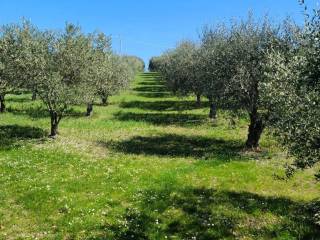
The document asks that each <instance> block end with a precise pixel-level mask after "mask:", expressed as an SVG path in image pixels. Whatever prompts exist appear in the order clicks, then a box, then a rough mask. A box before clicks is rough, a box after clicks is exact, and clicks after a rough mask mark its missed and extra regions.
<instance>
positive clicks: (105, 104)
mask: <svg viewBox="0 0 320 240" xmlns="http://www.w3.org/2000/svg"><path fill="white" fill-rule="evenodd" d="M101 102H102V105H104V106H107V105H108V96H103V97H101Z"/></svg>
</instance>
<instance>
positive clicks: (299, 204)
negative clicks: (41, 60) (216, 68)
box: [0, 73, 320, 240]
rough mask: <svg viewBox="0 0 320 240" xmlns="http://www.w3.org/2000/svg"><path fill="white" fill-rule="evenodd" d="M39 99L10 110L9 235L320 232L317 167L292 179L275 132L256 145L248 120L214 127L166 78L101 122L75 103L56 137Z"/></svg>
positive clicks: (124, 100) (150, 77) (1, 148)
mask: <svg viewBox="0 0 320 240" xmlns="http://www.w3.org/2000/svg"><path fill="white" fill-rule="evenodd" d="M30 98H31V97H30V95H28V94H21V95H8V96H7V97H6V99H7V113H5V114H1V115H0V186H1V188H0V239H90V240H102V239H121V240H122V239H190V240H198V239H200V240H204V239H320V229H319V226H318V227H317V226H316V225H313V223H312V222H313V221H312V217H313V215H312V211H311V210H310V204H311V203H312V202H313V201H314V200H315V199H316V198H318V197H319V196H320V185H319V184H317V182H316V181H315V179H314V176H313V174H314V172H315V169H314V170H312V169H309V170H306V171H303V172H298V173H297V174H296V175H294V177H293V178H292V179H285V180H283V179H282V180H281V176H283V175H284V169H283V165H284V164H285V163H286V162H288V161H289V162H290V159H288V158H287V156H286V154H285V153H284V152H283V151H282V150H281V149H280V148H279V147H278V145H277V143H276V141H274V140H273V139H272V137H271V136H268V135H266V134H265V135H264V136H263V139H262V141H261V147H262V151H261V152H260V153H251V152H246V151H244V150H243V146H244V142H245V140H246V135H247V121H246V119H240V120H239V121H238V122H237V125H236V126H235V127H233V126H231V124H230V123H229V120H228V117H227V114H226V113H224V112H219V119H218V120H217V121H216V122H211V121H209V120H208V118H207V115H208V104H207V103H205V102H204V103H203V107H202V108H197V107H196V104H195V101H194V99H193V98H187V99H186V98H184V99H181V98H177V97H173V96H171V95H170V94H169V93H168V92H166V89H165V88H164V86H163V83H162V82H161V81H160V80H159V79H158V78H157V76H156V75H155V74H151V73H146V74H142V75H139V76H138V77H137V79H136V81H135V83H134V85H133V86H132V88H131V90H130V91H127V92H125V93H122V94H120V95H119V96H116V97H113V98H111V102H110V105H109V106H108V107H103V106H95V109H94V115H93V116H92V117H91V118H86V117H84V112H85V107H75V108H74V109H73V111H72V113H71V115H70V116H69V117H67V118H65V119H63V120H62V122H61V125H60V136H59V137H58V138H57V139H56V140H50V139H48V138H47V135H48V131H49V117H48V114H47V113H46V111H45V110H44V109H43V107H42V105H41V102H40V101H39V102H38V101H36V102H32V101H30V100H29V99H30ZM318 168H319V167H318Z"/></svg>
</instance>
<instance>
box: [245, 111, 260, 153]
mask: <svg viewBox="0 0 320 240" xmlns="http://www.w3.org/2000/svg"><path fill="white" fill-rule="evenodd" d="M249 115H250V125H249V131H248V139H247V142H246V147H247V148H253V149H257V148H259V140H260V137H261V134H262V132H263V129H264V123H263V120H262V118H261V116H260V115H259V113H258V111H257V109H254V110H253V111H252V112H251V113H250V114H249Z"/></svg>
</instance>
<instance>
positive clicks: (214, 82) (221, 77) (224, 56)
mask: <svg viewBox="0 0 320 240" xmlns="http://www.w3.org/2000/svg"><path fill="white" fill-rule="evenodd" d="M229 38H230V34H229V31H228V29H227V28H226V27H225V26H224V25H219V26H216V27H206V28H204V30H203V32H202V39H201V40H202V45H201V48H200V50H199V53H198V55H199V56H198V59H199V60H198V62H199V63H198V71H197V75H198V78H199V79H200V83H201V86H202V87H201V88H202V91H203V94H204V95H205V96H206V97H207V98H208V99H209V104H210V113H209V117H210V118H216V112H217V106H218V105H222V104H224V101H225V99H224V97H225V96H224V93H225V84H226V82H227V81H228V80H229V79H230V78H231V76H232V68H231V67H230V66H232V65H233V63H232V61H233V59H232V58H231V54H230V52H231V51H230V49H229V46H230V40H229Z"/></svg>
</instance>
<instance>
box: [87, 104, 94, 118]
mask: <svg viewBox="0 0 320 240" xmlns="http://www.w3.org/2000/svg"><path fill="white" fill-rule="evenodd" d="M92 112H93V104H92V103H89V104H88V105H87V112H86V116H87V117H90V116H91V115H92Z"/></svg>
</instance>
